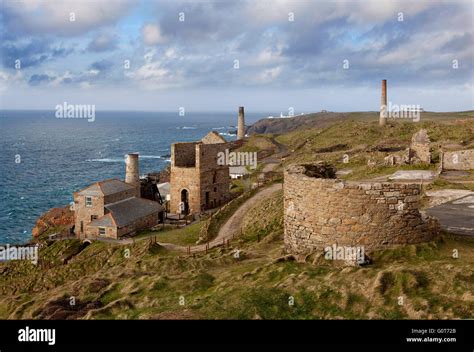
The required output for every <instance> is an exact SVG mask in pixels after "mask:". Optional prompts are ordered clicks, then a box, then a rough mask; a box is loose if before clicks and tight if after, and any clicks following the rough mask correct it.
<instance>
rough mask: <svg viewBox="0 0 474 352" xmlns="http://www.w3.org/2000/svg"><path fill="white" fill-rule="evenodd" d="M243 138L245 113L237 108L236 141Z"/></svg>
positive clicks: (241, 107)
mask: <svg viewBox="0 0 474 352" xmlns="http://www.w3.org/2000/svg"><path fill="white" fill-rule="evenodd" d="M244 137H245V113H244V107H243V106H239V118H238V120H237V139H243V138H244Z"/></svg>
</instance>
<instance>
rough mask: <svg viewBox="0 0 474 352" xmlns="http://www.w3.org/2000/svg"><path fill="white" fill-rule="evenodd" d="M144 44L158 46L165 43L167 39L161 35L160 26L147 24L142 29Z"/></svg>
mask: <svg viewBox="0 0 474 352" xmlns="http://www.w3.org/2000/svg"><path fill="white" fill-rule="evenodd" d="M142 35H143V42H144V43H145V44H146V45H156V44H162V43H164V42H165V38H164V37H163V35H162V34H161V30H160V26H158V25H156V24H146V25H144V26H143V29H142Z"/></svg>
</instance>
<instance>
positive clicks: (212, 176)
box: [170, 143, 230, 213]
mask: <svg viewBox="0 0 474 352" xmlns="http://www.w3.org/2000/svg"><path fill="white" fill-rule="evenodd" d="M184 145H186V146H184ZM190 146H192V147H193V152H191V151H190V148H191V147H190ZM226 148H229V146H228V145H227V143H214V144H204V143H177V144H173V146H172V148H171V152H172V155H171V157H172V164H171V176H170V197H171V200H170V211H171V212H173V213H178V212H179V204H180V203H181V192H182V191H183V190H186V191H187V193H188V205H189V213H199V212H201V211H203V210H205V209H211V208H214V207H217V206H219V205H222V204H224V203H225V202H227V201H228V200H229V198H230V192H229V187H230V176H229V167H228V165H218V164H217V160H218V153H219V152H222V151H224V150H225V149H226ZM181 153H189V154H190V155H191V156H192V157H194V158H195V160H193V161H192V162H191V161H190V159H189V158H190V155H187V156H183V155H180V154H181ZM173 161H174V162H173ZM177 161H179V162H178V163H177ZM183 164H184V165H191V164H192V165H193V166H192V167H189V166H180V165H183Z"/></svg>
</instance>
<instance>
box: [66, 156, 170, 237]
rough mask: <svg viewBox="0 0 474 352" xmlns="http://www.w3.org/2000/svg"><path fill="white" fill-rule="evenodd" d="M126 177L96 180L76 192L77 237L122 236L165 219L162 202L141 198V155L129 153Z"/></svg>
mask: <svg viewBox="0 0 474 352" xmlns="http://www.w3.org/2000/svg"><path fill="white" fill-rule="evenodd" d="M125 180H126V182H123V181H120V180H117V179H110V180H105V181H101V182H96V183H94V184H92V185H90V186H89V187H86V188H84V189H83V190H81V191H79V192H76V193H74V221H75V226H74V232H75V234H76V236H77V237H79V238H101V237H107V238H113V239H120V237H123V236H126V235H131V234H134V233H135V232H137V231H140V230H144V229H147V228H151V227H153V226H155V225H156V224H158V223H159V222H161V221H162V220H163V207H162V206H161V205H160V203H158V202H155V201H152V200H148V199H143V198H141V197H140V180H139V169H138V154H129V155H128V156H127V159H126V177H125Z"/></svg>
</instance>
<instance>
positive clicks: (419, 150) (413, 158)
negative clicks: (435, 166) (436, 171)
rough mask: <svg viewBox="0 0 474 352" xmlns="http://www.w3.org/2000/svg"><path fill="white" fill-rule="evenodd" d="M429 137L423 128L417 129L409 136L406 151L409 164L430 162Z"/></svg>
mask: <svg viewBox="0 0 474 352" xmlns="http://www.w3.org/2000/svg"><path fill="white" fill-rule="evenodd" d="M430 143H431V141H430V137H428V131H426V130H425V129H421V130H419V131H418V132H417V133H415V134H414V135H413V137H412V138H411V144H410V148H409V152H408V158H409V163H410V164H419V163H426V164H430V163H431V149H430Z"/></svg>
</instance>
